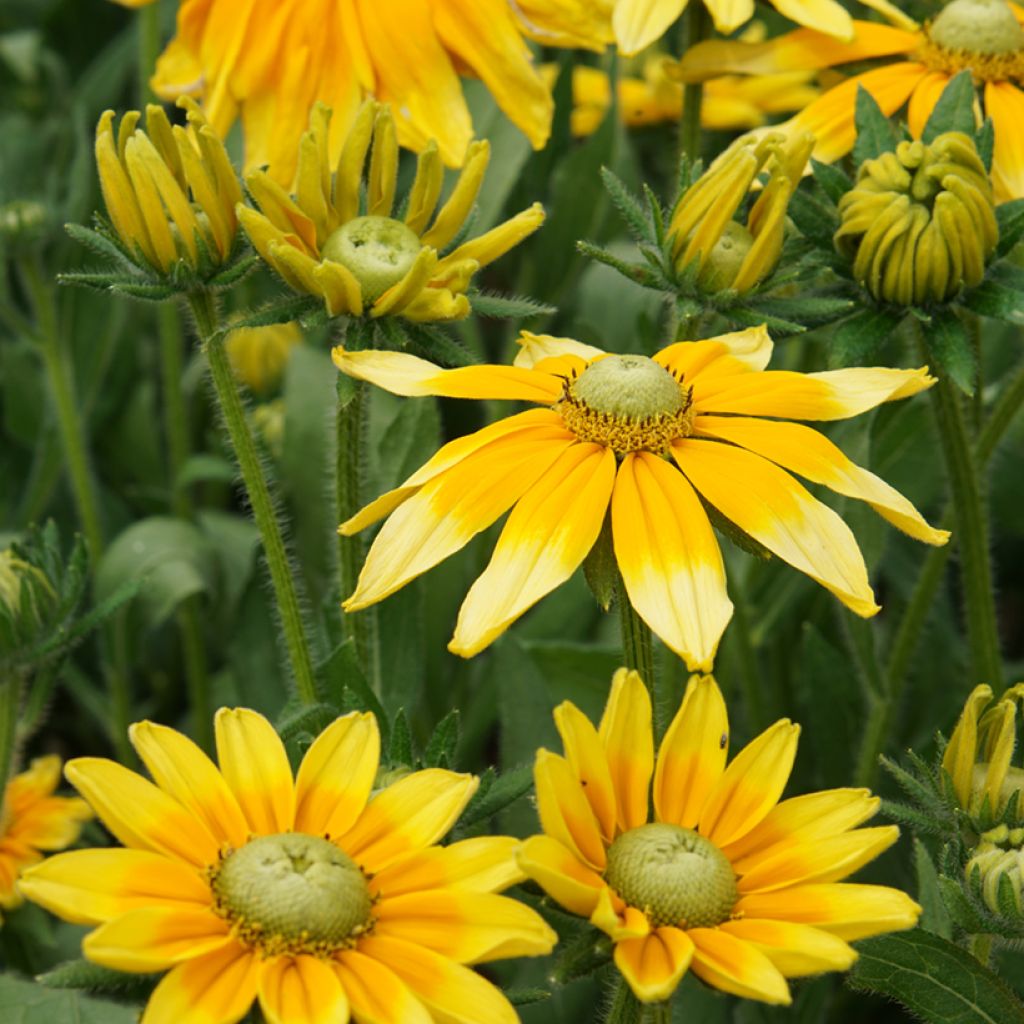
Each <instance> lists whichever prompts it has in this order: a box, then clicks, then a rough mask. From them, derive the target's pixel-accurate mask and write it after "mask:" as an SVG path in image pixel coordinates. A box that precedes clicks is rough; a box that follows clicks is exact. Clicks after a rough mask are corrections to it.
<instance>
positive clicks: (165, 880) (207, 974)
mask: <svg viewBox="0 0 1024 1024" xmlns="http://www.w3.org/2000/svg"><path fill="white" fill-rule="evenodd" d="M131 738H132V743H133V744H134V746H135V749H136V750H137V751H138V753H139V757H140V758H141V759H142V761H143V763H144V764H145V765H146V767H147V768H148V769H149V771H150V773H151V774H152V776H153V779H154V780H155V782H156V785H154V784H153V783H151V782H149V781H147V780H146V779H144V778H142V777H141V776H139V775H136V774H135V773H134V772H131V771H129V770H128V769H127V768H123V767H122V766H121V765H118V764H115V763H114V762H111V761H107V760H103V759H100V758H79V759H77V760H75V761H72V762H70V763H69V764H68V766H67V775H68V778H69V779H70V780H71V782H72V783H73V784H74V785H75V787H76V788H77V789H78V790H79V792H81V793H82V794H83V795H84V796H85V797H86V799H87V800H88V801H89V802H90V803H91V804H92V806H93V807H94V808H95V810H96V813H97V814H98V815H99V817H100V818H101V819H102V820H103V822H104V823H105V824H106V826H107V827H108V828H109V829H110V831H111V832H112V833H113V834H114V835H115V836H116V837H117V838H118V839H119V840H120V841H121V842H122V843H123V844H124V846H125V847H126V849H95V850H81V851H77V852H74V853H67V854H64V855H62V856H60V857H54V858H51V859H50V860H49V861H47V862H45V863H44V864H42V865H40V866H38V867H37V868H35V869H33V870H32V872H31V873H30V874H29V875H28V876H27V877H26V878H25V881H24V883H23V890H24V893H25V895H26V896H27V897H28V898H30V899H32V900H34V901H35V902H37V903H40V904H41V905H42V906H44V907H46V908H47V909H49V910H52V911H53V912H54V913H56V914H58V915H60V916H61V917H63V918H65V919H66V920H69V921H74V922H76V923H79V924H86V925H98V926H99V927H97V928H96V929H95V930H94V931H92V932H91V933H90V934H89V935H87V936H86V938H85V940H84V942H83V951H84V953H85V955H86V956H87V957H88V958H89V959H90V960H92V961H94V962H95V963H99V964H103V965H105V966H107V967H111V968H114V969H115V970H120V971H139V972H150V971H164V970H168V969H169V970H170V973H169V974H167V975H166V976H165V977H164V978H163V980H162V981H161V982H160V984H159V985H157V987H156V990H155V991H154V993H153V995H152V997H151V998H150V1000H149V1004H148V1006H147V1007H146V1010H145V1012H144V1014H143V1017H142V1020H143V1024H165V1022H172V1021H173V1022H174V1024H209V1022H214V1021H216V1022H220V1021H236V1020H239V1019H240V1018H241V1017H243V1016H244V1015H245V1014H246V1013H247V1012H248V1010H249V1007H250V1006H251V1004H252V1002H253V1000H254V999H257V998H258V999H259V1001H260V1005H261V1007H262V1009H263V1012H264V1014H265V1016H266V1018H267V1020H268V1021H276V1022H283V1021H288V1022H289V1024H335V1022H337V1021H344V1020H348V1019H349V1014H350V1013H351V1015H352V1018H353V1019H355V1020H359V1021H374V1022H381V1024H430V1022H431V1021H437V1022H441V1021H449V1020H454V1019H458V1020H465V1021H479V1022H480V1024H484V1022H487V1024H491V1022H492V1021H493V1022H505V1024H515V1022H516V1015H515V1012H514V1011H513V1009H512V1008H511V1006H510V1005H509V1003H508V1002H507V1000H506V999H505V997H504V996H503V995H502V994H501V993H500V992H499V991H498V990H497V989H496V988H494V987H493V986H492V985H491V984H490V983H489V982H487V981H485V980H484V979H483V978H481V977H480V976H479V975H477V974H475V973H474V972H473V971H471V970H469V969H468V967H466V966H464V965H466V964H474V963H481V962H485V961H488V960H494V959H498V958H501V957H510V956H532V955H537V954H543V953H547V952H548V951H549V950H550V949H551V946H552V944H553V942H554V939H555V936H554V933H553V932H552V931H551V930H550V929H549V928H548V927H547V925H546V924H544V922H543V921H542V920H541V919H540V917H538V916H537V915H536V914H535V913H534V912H533V911H532V910H530V909H529V908H527V907H525V906H523V905H522V904H520V903H517V902H516V901H514V900H511V899H508V898H506V897H504V896H497V895H494V892H495V890H498V889H502V888H505V887H507V886H508V885H511V884H513V883H514V882H516V881H518V880H519V879H520V878H521V877H522V875H521V874H520V872H519V870H518V868H517V866H516V864H515V860H514V856H513V853H514V848H515V844H516V840H514V839H511V838H506V837H503V836H499V837H486V836H485V837H481V838H477V839H468V840H463V841H461V842H456V843H452V844H451V845H450V846H445V847H441V846H438V845H436V844H437V843H438V841H439V840H440V839H441V838H442V836H444V835H445V833H446V832H448V830H449V829H450V828H451V827H452V825H453V824H454V823H455V821H456V819H457V818H458V817H459V815H460V813H461V812H462V809H463V808H464V807H465V806H466V803H467V801H468V800H469V799H470V797H471V796H472V795H473V793H474V791H475V790H476V787H477V780H476V778H474V777H473V776H471V775H461V774H457V773H456V772H450V771H444V770H441V769H427V770H425V771H419V772H414V773H412V774H410V775H407V776H406V777H405V778H404V779H402V780H401V781H399V782H396V783H394V784H393V785H390V786H388V787H387V788H386V789H383V790H378V791H375V790H374V780H375V778H376V776H377V768H378V757H379V752H380V736H379V734H378V731H377V723H376V720H375V719H374V717H373V716H372V715H368V714H360V713H352V714H350V715H346V716H345V717H343V718H339V719H337V720H336V721H335V722H334V723H333V724H332V725H330V726H328V728H327V729H325V730H324V732H323V733H322V734H321V735H320V736H319V737H318V738H317V739H316V741H315V742H314V743H313V745H312V746H311V747H310V748H309V749H308V750H307V752H306V755H305V757H304V758H303V760H302V764H301V765H300V767H299V771H298V776H297V777H296V778H295V779H293V778H292V771H291V767H290V766H289V763H288V756H287V754H286V753H285V749H284V745H283V744H282V743H281V741H280V739H279V738H278V737H277V734H276V733H275V732H274V730H273V729H272V728H271V726H270V723H269V722H267V720H266V719H265V718H263V717H262V716H261V715H258V714H256V713H255V712H253V711H248V710H245V709H235V710H229V709H226V708H222V709H221V710H220V711H219V712H218V713H217V717H216V739H217V752H218V759H219V763H220V768H219V770H218V768H217V767H216V766H215V765H214V764H213V762H212V761H211V760H210V759H209V758H208V757H207V756H206V755H205V754H204V753H203V752H202V751H201V750H200V749H199V748H198V747H197V746H195V744H193V743H192V742H191V741H190V740H188V739H187V738H186V737H185V736H183V735H181V734H180V733H178V732H175V731H174V730H173V729H168V728H165V727H164V726H160V725H155V724H153V723H152V722H142V723H139V724H137V725H135V726H133V727H132V730H131Z"/></svg>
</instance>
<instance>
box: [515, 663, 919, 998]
mask: <svg viewBox="0 0 1024 1024" xmlns="http://www.w3.org/2000/svg"><path fill="white" fill-rule="evenodd" d="M555 724H556V726H557V727H558V731H559V733H560V735H561V737H562V743H563V745H564V748H565V755H564V756H562V755H560V754H554V753H552V752H551V751H548V750H543V749H542V750H539V751H538V752H537V759H536V763H535V766H534V781H535V784H536V788H537V810H538V812H539V815H540V821H541V827H542V828H543V830H544V834H543V835H537V836H532V837H531V838H529V839H527V840H526V841H525V842H524V843H523V845H522V846H521V847H520V850H519V855H518V856H519V863H520V865H521V867H522V869H523V870H524V871H525V872H526V873H527V875H529V876H530V878H532V879H533V880H534V881H536V882H537V883H538V884H539V885H541V886H542V887H543V888H544V890H545V891H546V892H547V893H548V894H549V895H550V896H551V897H552V899H554V900H555V901H556V902H557V903H559V904H560V905H561V906H563V907H564V908H565V909H566V910H568V911H569V912H570V913H573V914H578V915H580V916H582V917H587V918H589V919H590V921H591V923H593V924H594V925H595V926H596V927H598V928H600V929H601V930H602V931H604V932H606V933H607V934H608V935H609V936H610V937H611V939H612V941H613V942H614V944H615V964H616V966H617V967H618V969H619V971H621V973H622V975H623V977H624V978H625V979H626V981H627V982H628V983H629V986H630V988H631V989H632V990H633V992H634V994H635V995H636V996H637V998H638V999H640V1000H642V1001H644V1002H660V1001H662V1000H665V999H668V998H669V997H670V996H671V995H672V993H673V992H674V991H675V989H676V987H677V986H678V984H679V982H680V981H681V979H682V978H683V976H684V975H685V973H686V972H687V971H688V970H692V971H693V973H694V974H695V975H697V977H698V978H700V979H701V980H702V981H704V982H706V983H707V984H708V985H711V986H713V987H714V988H718V989H721V990H722V991H724V992H729V993H732V994H733V995H738V996H742V997H745V998H748V999H758V1000H761V1001H763V1002H767V1003H782V1004H787V1003H789V1002H790V994H789V988H788V986H787V984H786V979H787V978H796V977H800V976H802V975H807V974H818V973H820V972H822V971H834V970H845V969H846V968H848V967H849V966H850V965H851V964H852V963H853V961H854V960H855V959H856V957H857V954H856V951H855V950H854V949H853V948H852V947H851V946H850V945H849V944H848V943H849V941H850V940H853V939H860V938H865V937H866V936H869V935H877V934H879V933H881V932H888V931H895V930H899V929H904V928H911V927H913V925H914V923H915V922H916V921H917V917H918V915H919V913H920V907H918V906H917V904H916V903H914V901H913V900H911V899H910V898H909V897H908V896H907V895H906V894H905V893H902V892H900V891H899V890H897V889H890V888H887V887H885V886H879V885H860V884H851V883H844V882H843V881H842V880H843V879H845V878H847V877H848V876H849V875H851V874H852V873H853V872H854V871H857V870H858V869H859V868H861V867H863V866H864V865H865V864H867V863H868V862H869V861H872V860H874V859H875V857H877V856H878V855H879V854H880V853H881V852H882V851H883V850H885V849H887V848H888V847H889V846H891V845H892V844H893V843H894V842H895V841H896V839H897V837H898V835H899V830H898V829H897V828H896V826H895V825H886V826H880V827H875V828H858V827H857V826H859V825H861V824H862V823H863V822H865V821H866V820H867V819H868V818H870V817H871V816H872V815H873V814H874V813H875V811H876V810H877V809H878V805H879V802H880V801H879V800H878V798H877V797H873V796H872V795H871V794H870V793H869V792H868V791H867V790H866V789H833V790H826V791H824V792H820V793H810V794H808V795H806V796H798V797H792V798H790V799H788V800H782V801H781V802H780V798H781V796H782V792H783V790H784V789H785V787H786V783H787V781H788V779H789V773H790V770H791V769H792V767H793V759H794V757H795V755H796V747H797V737H798V735H799V732H800V727H799V726H797V725H794V724H792V723H791V722H790V721H789V720H788V719H782V720H781V721H779V722H776V723H775V724H774V725H773V726H771V727H769V728H768V729H766V730H765V731H764V732H763V733H762V734H761V735H760V736H758V737H757V738H756V739H754V740H753V741H752V742H751V743H749V744H748V745H747V746H746V747H744V748H743V750H741V751H740V752H739V754H737V755H736V757H735V758H733V760H732V762H731V763H730V764H728V766H727V764H726V762H727V760H728V748H729V738H730V737H729V720H728V715H727V712H726V707H725V702H724V700H723V699H722V694H721V692H720V691H719V689H718V685H717V683H716V682H715V680H714V679H713V678H712V677H711V676H693V677H691V679H690V682H689V685H688V686H687V689H686V695H685V697H684V698H683V703H682V706H681V707H680V709H679V711H678V713H677V714H676V716H675V718H674V719H673V721H672V723H671V725H669V727H668V731H667V732H666V733H665V738H664V739H663V740H662V743H661V747H660V749H659V750H658V753H657V757H655V752H654V738H653V734H652V722H651V702H650V697H649V696H648V693H647V689H646V687H645V686H644V684H643V682H642V681H641V679H640V677H639V676H638V675H637V674H636V673H635V672H627V671H626V670H625V669H621V670H620V671H619V672H618V673H616V675H615V678H614V680H613V681H612V688H611V694H610V695H609V697H608V704H607V706H606V708H605V712H604V716H603V717H602V719H601V723H600V725H599V727H598V728H596V729H595V728H594V726H593V725H592V724H591V722H590V720H589V719H588V718H587V717H586V715H584V714H583V713H582V712H581V711H580V710H579V709H578V708H577V707H576V706H575V705H573V704H571V703H570V702H568V701H566V702H565V703H563V704H561V705H559V706H558V707H557V708H556V709H555Z"/></svg>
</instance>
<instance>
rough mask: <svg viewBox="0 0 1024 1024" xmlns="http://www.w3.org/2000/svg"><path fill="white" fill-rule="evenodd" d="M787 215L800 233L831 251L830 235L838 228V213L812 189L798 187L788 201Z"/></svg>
mask: <svg viewBox="0 0 1024 1024" xmlns="http://www.w3.org/2000/svg"><path fill="white" fill-rule="evenodd" d="M789 215H790V217H791V218H792V220H793V223H794V224H796V226H797V228H798V229H799V231H800V233H801V234H802V235H804V236H806V237H807V238H809V239H811V241H813V242H816V243H817V244H818V246H819V247H820V248H822V249H826V250H827V251H828V252H830V253H831V252H832V251H833V249H832V236H833V235H834V234H835V233H836V232H837V231H838V230H839V214H838V213H837V212H836V209H835V207H834V206H831V205H830V204H829V203H827V202H826V201H825V200H823V199H822V198H821V196H818V195H815V194H814V192H813V190H811V189H807V188H798V189H797V190H796V191H795V192H794V193H793V196H792V198H791V199H790V201H789Z"/></svg>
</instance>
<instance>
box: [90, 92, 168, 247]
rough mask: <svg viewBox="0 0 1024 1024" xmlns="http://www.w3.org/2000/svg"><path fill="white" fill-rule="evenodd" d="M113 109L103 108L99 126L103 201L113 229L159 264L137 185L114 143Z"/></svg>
mask: <svg viewBox="0 0 1024 1024" xmlns="http://www.w3.org/2000/svg"><path fill="white" fill-rule="evenodd" d="M113 123H114V112H113V111H112V110H107V111H104V113H103V116H102V117H101V118H100V121H99V124H98V125H97V126H96V168H97V170H98V171H99V177H100V189H101V191H102V192H103V204H104V205H105V206H106V208H107V213H108V214H109V215H110V220H111V223H112V224H113V225H114V230H115V231H117V233H118V235H120V237H121V239H122V240H123V241H124V242H125V244H126V245H127V246H128V247H129V248H131V247H133V246H138V247H139V249H141V250H142V253H143V255H144V256H145V258H146V259H147V260H148V261H149V262H150V263H152V264H154V265H155V264H156V253H155V252H154V250H153V246H152V244H151V243H150V240H149V232H148V231H147V230H146V225H145V221H144V220H143V219H142V211H141V210H140V209H139V203H138V200H137V199H136V197H135V188H134V186H133V185H132V183H131V181H130V179H129V178H128V173H127V171H126V170H125V168H124V165H123V164H122V163H121V159H120V157H119V156H118V152H117V146H116V145H115V143H114V128H113Z"/></svg>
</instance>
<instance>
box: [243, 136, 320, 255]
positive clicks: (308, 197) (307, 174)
mask: <svg viewBox="0 0 1024 1024" xmlns="http://www.w3.org/2000/svg"><path fill="white" fill-rule="evenodd" d="M320 156H321V154H320V146H319V145H318V143H317V140H316V138H315V136H314V135H313V134H312V133H311V132H306V133H305V134H304V135H303V136H302V141H301V142H300V143H299V169H298V172H297V173H296V180H295V198H296V200H297V202H296V203H295V204H294V206H295V207H297V208H298V209H299V210H301V211H302V217H303V218H304V219H307V220H309V221H310V222H312V224H313V227H314V229H315V231H316V234H315V236H314V239H313V245H312V246H311V248H314V249H315V250H317V251H318V250H319V249H320V248H321V247H322V246H323V244H324V243H325V242H326V241H327V239H328V237H329V236H330V234H331V232H332V231H333V230H334V227H335V225H334V224H333V218H332V217H331V216H330V214H329V212H328V209H327V201H328V194H325V192H324V184H323V174H322V164H321V159H320ZM267 180H268V182H269V181H270V179H269V178H268V179H267ZM272 184H273V185H274V186H275V187H277V183H276V182H272ZM261 205H262V204H261ZM283 205H284V204H283V203H282V206H283ZM292 205H293V204H291V203H288V204H287V206H288V207H292ZM264 212H267V211H266V210H264ZM293 215H294V214H293ZM289 219H291V218H289Z"/></svg>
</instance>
